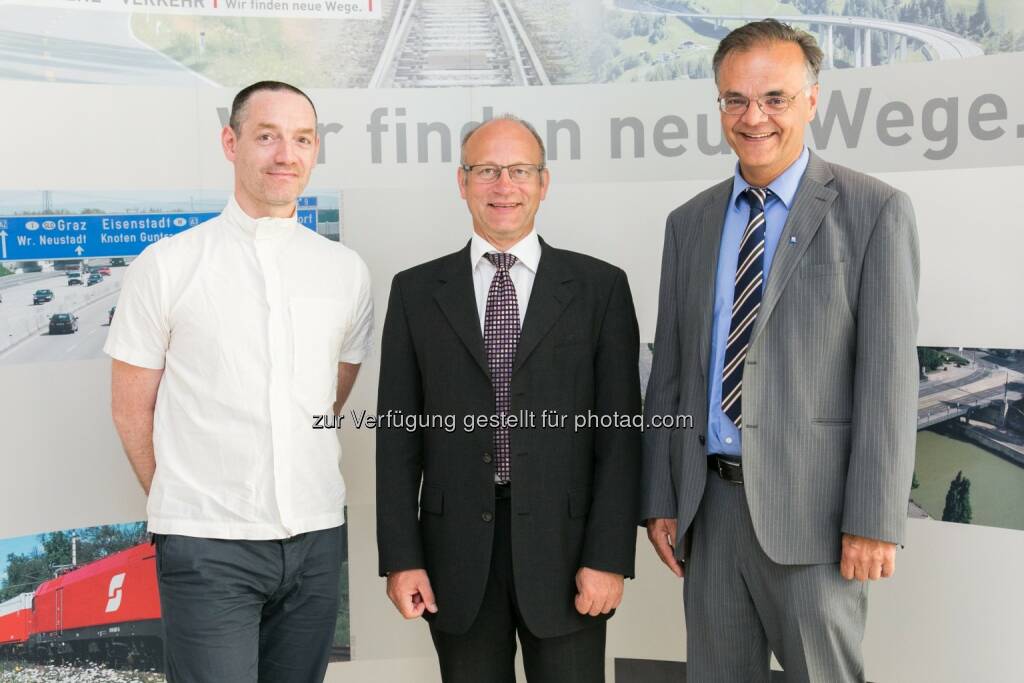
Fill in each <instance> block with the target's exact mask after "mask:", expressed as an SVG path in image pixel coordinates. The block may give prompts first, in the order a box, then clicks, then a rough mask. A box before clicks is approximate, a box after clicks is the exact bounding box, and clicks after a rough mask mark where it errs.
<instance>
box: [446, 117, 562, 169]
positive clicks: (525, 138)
mask: <svg viewBox="0 0 1024 683" xmlns="http://www.w3.org/2000/svg"><path fill="white" fill-rule="evenodd" d="M484 134H486V135H487V136H488V137H489V136H491V135H497V136H499V137H508V138H509V139H510V142H511V141H513V140H514V141H516V142H519V143H521V142H526V143H527V145H528V146H529V144H530V141H532V145H533V150H532V152H533V153H532V154H531V158H530V159H529V162H530V163H533V164H537V165H538V166H542V167H543V166H544V156H545V150H544V141H543V140H541V137H540V134H539V133H537V129H536V128H534V127H533V126H532V125H530V123H529V122H528V121H524V120H523V119H521V118H519V117H518V116H515V115H514V114H502V115H501V116H498V117H497V118H493V119H490V120H489V121H484V122H483V123H481V124H479V125H477V126H474V127H473V128H471V129H469V130H468V131H467V132H466V134H465V135H464V136H463V137H462V151H461V159H462V163H463V164H477V163H480V162H479V161H475V160H473V157H472V156H471V155H470V154H469V151H470V150H471V148H472V147H473V145H472V142H473V139H474V138H476V137H477V136H479V135H484Z"/></svg>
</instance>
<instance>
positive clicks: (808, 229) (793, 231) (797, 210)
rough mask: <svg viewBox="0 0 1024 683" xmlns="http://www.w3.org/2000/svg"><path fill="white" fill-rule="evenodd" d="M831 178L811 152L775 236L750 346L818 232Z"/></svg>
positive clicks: (831, 194) (830, 194)
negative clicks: (778, 232)
mask: <svg viewBox="0 0 1024 683" xmlns="http://www.w3.org/2000/svg"><path fill="white" fill-rule="evenodd" d="M831 181H832V172H831V171H829V169H828V164H826V163H825V162H824V161H822V160H821V159H819V158H818V157H817V156H816V155H814V154H811V156H810V159H809V160H808V162H807V170H806V171H805V172H804V178H803V180H802V181H801V182H800V189H798V190H797V193H796V196H795V197H794V199H793V207H792V208H791V209H790V211H789V216H788V218H787V219H786V225H785V226H784V227H783V229H782V235H781V236H780V237H779V246H778V248H777V249H776V250H775V258H774V259H773V260H772V268H771V271H769V273H768V285H767V286H766V287H765V290H764V296H763V298H762V299H761V308H760V310H759V311H758V313H757V320H755V321H754V329H753V330H752V331H751V333H750V342H749V345H750V346H753V344H754V340H755V339H757V335H758V334H759V333H760V332H761V330H763V329H764V327H765V325H766V324H767V321H768V317H769V316H770V315H771V313H772V310H773V309H774V308H775V304H776V303H778V301H779V297H780V296H782V292H783V290H784V289H785V288H786V283H787V282H789V278H790V277H792V275H793V271H795V270H796V266H797V264H798V263H799V262H800V258H801V257H802V256H803V254H804V252H805V251H807V247H808V245H810V243H811V239H813V238H814V234H815V233H816V232H818V228H820V227H821V223H822V221H823V220H824V218H825V214H827V213H828V210H829V207H831V206H832V202H833V201H835V198H836V196H837V193H836V191H835V190H833V189H832V188H830V187H826V186H827V185H828V183H830V182H831Z"/></svg>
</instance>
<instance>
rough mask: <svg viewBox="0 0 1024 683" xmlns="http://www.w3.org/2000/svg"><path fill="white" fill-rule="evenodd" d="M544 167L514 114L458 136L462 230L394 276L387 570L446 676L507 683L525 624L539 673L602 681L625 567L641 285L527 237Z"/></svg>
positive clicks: (524, 638)
mask: <svg viewBox="0 0 1024 683" xmlns="http://www.w3.org/2000/svg"><path fill="white" fill-rule="evenodd" d="M549 182H550V175H549V172H548V170H547V169H546V168H545V165H544V146H543V142H542V141H541V139H540V137H539V136H538V135H537V133H536V131H535V130H534V129H533V128H532V127H531V126H529V124H527V123H526V122H524V121H522V120H519V119H516V118H515V117H512V116H505V117H501V118H499V119H495V120H492V121H488V122H486V123H484V124H482V125H481V126H479V127H477V128H476V129H474V130H472V131H470V132H469V134H467V136H466V137H465V138H464V139H463V144H462V164H461V166H460V168H459V171H458V183H459V191H460V193H461V195H462V198H463V199H465V200H466V204H467V206H468V207H469V211H470V214H472V217H473V232H474V235H473V237H472V239H471V240H470V242H469V244H467V245H466V246H465V247H464V248H463V249H461V250H459V251H457V252H455V253H454V254H449V255H448V256H444V257H442V258H439V259H437V260H434V261H430V262H429V263H425V264H422V265H420V266H417V267H415V268H412V269H410V270H407V271H404V272H402V273H399V274H398V275H397V276H395V279H394V281H393V283H392V287H391V296H390V300H389V303H388V312H387V318H386V320H385V322H384V337H383V341H382V346H381V371H380V386H379V390H378V391H379V393H378V412H379V414H380V416H381V424H379V425H378V428H377V545H378V549H379V553H380V573H381V575H382V576H387V577H388V584H387V590H388V597H389V598H391V600H392V602H394V604H395V606H396V607H397V608H398V610H399V611H400V612H401V613H402V616H404V617H406V618H407V619H411V618H415V617H417V616H421V615H422V616H424V617H425V618H426V619H427V620H428V621H429V622H430V632H431V636H432V637H433V639H434V644H435V647H436V648H437V653H438V659H439V661H440V665H441V676H442V679H443V680H444V681H445V683H462V682H465V683H494V682H497V683H504V682H506V681H514V680H515V673H514V660H515V652H516V635H517V634H518V636H519V641H520V642H521V643H522V646H523V662H524V665H525V670H526V674H527V678H528V679H529V681H530V682H531V683H537V682H544V681H550V682H552V683H574V682H580V683H583V682H587V683H590V682H592V681H603V680H604V641H605V620H606V619H607V618H608V617H609V616H610V615H611V613H612V611H613V610H614V609H615V608H616V607H617V606H618V604H619V601H620V600H621V598H622V589H623V580H624V577H627V576H628V577H632V576H633V560H634V552H635V543H636V531H635V527H634V524H635V522H636V519H637V518H638V514H639V509H638V491H639V485H638V481H639V452H640V451H639V449H640V434H639V430H638V429H637V428H635V427H632V426H630V425H631V424H632V423H630V422H629V419H630V417H631V416H635V415H637V414H638V413H639V411H640V387H639V377H638V372H637V359H638V352H639V351H638V350H639V334H638V330H637V323H636V315H635V313H634V310H633V300H632V297H631V295H630V292H629V285H628V283H627V281H626V275H625V273H623V272H622V270H620V269H618V268H615V267H613V266H611V265H608V264H606V263H603V262H601V261H598V260H596V259H593V258H590V257H587V256H583V255H582V254H577V253H573V252H569V251H563V250H560V249H555V248H553V247H551V246H549V245H548V244H547V243H545V242H544V241H543V240H541V239H540V238H539V237H538V236H537V234H536V233H535V232H534V229H533V224H534V216H535V215H536V213H537V208H538V207H539V205H540V202H541V201H542V200H543V199H544V197H545V195H546V193H547V189H548V184H549ZM414 422H415V424H413V423H414ZM624 422H625V423H627V424H626V426H623V424H624Z"/></svg>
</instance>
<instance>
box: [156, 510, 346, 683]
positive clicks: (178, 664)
mask: <svg viewBox="0 0 1024 683" xmlns="http://www.w3.org/2000/svg"><path fill="white" fill-rule="evenodd" d="M343 533H344V528H343V527H335V528H333V529H325V530H323V531H314V532H310V533H307V534H300V535H298V536H294V537H292V538H288V539H284V540H280V541H236V540H224V539H212V538H194V537H191V536H164V535H159V534H158V535H156V537H155V538H156V549H157V553H156V560H157V561H156V564H157V580H158V582H159V587H160V608H161V612H162V613H163V624H164V635H165V647H164V658H165V669H166V672H167V680H168V682H169V683H257V682H258V683H320V682H321V681H323V679H324V674H325V672H326V671H327V660H328V657H329V655H330V650H331V644H332V643H333V642H334V626H335V621H336V620H337V616H338V597H339V596H338V580H339V578H340V570H341V562H342V553H343V549H344V544H343V536H342V534H343Z"/></svg>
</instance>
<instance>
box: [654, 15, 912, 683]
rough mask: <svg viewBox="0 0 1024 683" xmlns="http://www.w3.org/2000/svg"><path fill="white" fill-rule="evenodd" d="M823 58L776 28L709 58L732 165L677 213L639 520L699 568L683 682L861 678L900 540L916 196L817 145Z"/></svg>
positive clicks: (689, 577) (674, 564)
mask: <svg viewBox="0 0 1024 683" xmlns="http://www.w3.org/2000/svg"><path fill="white" fill-rule="evenodd" d="M821 59H822V53H821V50H820V49H818V47H817V45H815V43H814V39H813V38H812V37H811V36H810V35H808V34H806V33H804V32H802V31H797V30H794V29H792V28H791V27H789V26H787V25H785V24H781V23H779V22H777V21H773V20H765V21H760V22H755V23H752V24H747V25H746V26H743V27H741V28H739V29H736V30H735V31H733V32H732V33H730V34H729V35H728V36H726V38H725V39H724V40H723V41H722V42H721V44H720V45H719V48H718V51H717V53H716V54H715V57H714V62H713V65H714V70H715V80H716V83H717V85H718V90H719V98H718V104H719V108H720V109H721V120H722V128H723V131H724V135H725V137H726V139H727V140H728V141H729V144H730V146H731V147H732V148H733V150H734V151H735V152H736V154H737V156H738V157H739V163H738V165H737V170H736V173H735V176H734V177H733V178H729V179H728V180H726V181H724V182H722V183H719V184H718V185H715V186H714V187H712V188H710V189H708V190H706V191H704V192H702V193H700V194H698V195H697V196H696V197H694V198H693V199H691V200H690V201H689V202H687V203H686V204H684V205H683V206H681V207H679V208H678V209H676V210H675V211H673V212H672V213H671V214H670V215H669V218H668V223H667V228H666V235H665V248H664V256H663V263H662V274H661V291H660V297H659V309H658V326H657V332H656V336H655V355H654V364H653V368H652V371H651V379H650V383H649V384H648V388H647V400H646V406H645V410H646V413H647V415H648V417H649V416H653V415H668V414H688V415H692V416H693V425H694V426H695V428H694V429H657V430H655V429H649V430H647V431H646V432H645V435H644V458H643V493H642V519H644V520H645V523H646V525H647V530H648V536H649V538H650V540H651V542H652V543H653V545H654V547H655V549H656V550H657V552H658V554H659V556H660V557H661V559H662V560H663V561H664V562H665V564H666V565H668V567H669V568H670V569H671V570H672V571H673V572H674V573H675V574H676V575H677V576H680V577H681V576H683V571H684V567H685V572H686V581H685V586H684V599H685V608H686V619H687V654H688V659H689V662H688V676H689V680H690V681H701V682H703V681H730V682H743V683H746V682H748V681H767V680H768V675H769V661H770V655H771V653H774V654H775V655H776V657H777V658H778V659H779V662H780V663H781V664H782V666H783V668H784V669H785V671H786V678H787V680H794V681H828V682H830V683H831V682H833V681H858V680H863V678H864V669H863V658H862V654H861V641H862V639H863V633H864V622H865V619H866V614H867V585H868V584H867V583H866V582H867V581H869V580H874V579H878V578H880V577H887V576H891V575H892V573H893V571H894V568H895V549H896V544H898V543H901V542H902V541H903V534H904V526H905V519H906V513H907V500H908V496H909V492H910V480H911V476H912V471H913V459H914V435H915V429H916V420H915V418H916V396H917V394H916V389H917V379H916V353H915V342H916V339H915V338H916V332H917V310H916V306H917V289H918V249H917V235H916V228H915V225H914V216H913V210H912V208H911V205H910V201H909V199H908V198H907V196H906V195H904V194H903V193H901V192H899V191H897V190H895V189H893V188H892V187H889V186H887V185H885V184H883V183H881V182H879V181H877V180H874V179H872V178H869V177H867V176H865V175H862V174H859V173H856V172H854V171H851V170H849V169H847V168H843V167H841V166H837V165H835V164H830V163H827V162H825V161H823V160H822V159H820V158H819V157H817V156H816V155H813V154H811V153H810V152H809V150H808V149H807V148H806V147H805V145H804V139H803V138H804V129H805V127H806V124H807V123H808V122H809V121H810V120H811V119H813V117H814V114H815V110H816V106H817V102H818V85H817V77H818V71H819V67H820V64H821Z"/></svg>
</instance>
